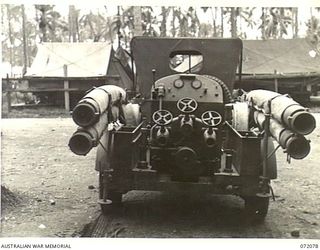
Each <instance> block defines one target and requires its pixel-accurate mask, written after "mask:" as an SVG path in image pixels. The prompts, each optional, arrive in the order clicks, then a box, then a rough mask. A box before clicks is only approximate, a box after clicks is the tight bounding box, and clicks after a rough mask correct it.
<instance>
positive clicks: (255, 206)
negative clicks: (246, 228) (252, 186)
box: [244, 196, 269, 223]
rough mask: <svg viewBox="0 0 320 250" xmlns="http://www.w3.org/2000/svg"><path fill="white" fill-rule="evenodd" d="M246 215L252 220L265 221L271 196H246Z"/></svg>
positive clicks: (256, 221)
mask: <svg viewBox="0 0 320 250" xmlns="http://www.w3.org/2000/svg"><path fill="white" fill-rule="evenodd" d="M244 201H245V215H246V219H248V220H249V221H250V222H254V223H260V222H263V221H264V219H265V217H266V215H267V213H268V208H269V197H257V196H249V197H245V198H244Z"/></svg>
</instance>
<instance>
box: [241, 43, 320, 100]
mask: <svg viewBox="0 0 320 250" xmlns="http://www.w3.org/2000/svg"><path fill="white" fill-rule="evenodd" d="M242 74H243V77H242V82H241V83H237V84H236V86H237V87H239V88H243V89H245V90H251V89H258V88H263V89H270V90H276V91H278V92H279V93H283V94H286V93H288V94H290V95H291V96H292V97H293V98H295V99H296V100H298V101H300V102H306V101H308V100H309V97H310V95H311V94H312V93H313V94H317V86H318V84H319V83H320V80H319V79H320V78H319V77H320V51H319V50H318V49H317V47H316V46H315V45H314V44H313V43H311V42H310V41H308V40H307V39H304V38H296V39H278V40H244V41H243V65H242Z"/></svg>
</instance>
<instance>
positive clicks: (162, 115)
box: [152, 110, 173, 126]
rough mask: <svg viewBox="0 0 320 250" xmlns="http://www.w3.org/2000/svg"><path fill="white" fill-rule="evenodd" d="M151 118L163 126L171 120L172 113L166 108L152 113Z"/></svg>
mask: <svg viewBox="0 0 320 250" xmlns="http://www.w3.org/2000/svg"><path fill="white" fill-rule="evenodd" d="M152 119H153V121H154V122H155V123H156V124H157V125H160V126H165V125H168V124H169V123H171V122H172V119H173V115H172V114H171V112H170V111H168V110H158V111H156V112H154V113H153V115H152Z"/></svg>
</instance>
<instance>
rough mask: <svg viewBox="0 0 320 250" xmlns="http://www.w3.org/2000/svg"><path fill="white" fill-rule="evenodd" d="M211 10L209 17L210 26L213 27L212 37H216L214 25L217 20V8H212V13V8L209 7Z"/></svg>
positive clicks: (215, 26) (215, 25)
mask: <svg viewBox="0 0 320 250" xmlns="http://www.w3.org/2000/svg"><path fill="white" fill-rule="evenodd" d="M210 10H211V16H212V26H213V37H217V35H218V34H217V24H216V19H217V7H214V12H213V10H212V7H210Z"/></svg>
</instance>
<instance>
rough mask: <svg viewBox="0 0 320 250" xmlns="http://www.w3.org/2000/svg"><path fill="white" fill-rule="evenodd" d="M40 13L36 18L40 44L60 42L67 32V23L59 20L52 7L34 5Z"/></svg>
mask: <svg viewBox="0 0 320 250" xmlns="http://www.w3.org/2000/svg"><path fill="white" fill-rule="evenodd" d="M35 8H36V10H37V11H38V12H40V14H39V15H40V17H37V21H38V23H39V30H40V33H41V38H40V39H41V41H42V42H48V41H52V42H61V41H63V40H64V37H65V34H66V32H67V31H68V25H67V23H66V22H65V21H64V20H63V19H62V18H61V15H60V13H59V12H57V11H55V10H54V5H36V6H35Z"/></svg>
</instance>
